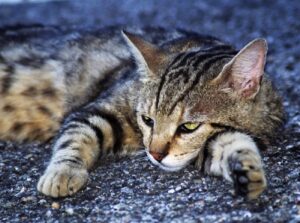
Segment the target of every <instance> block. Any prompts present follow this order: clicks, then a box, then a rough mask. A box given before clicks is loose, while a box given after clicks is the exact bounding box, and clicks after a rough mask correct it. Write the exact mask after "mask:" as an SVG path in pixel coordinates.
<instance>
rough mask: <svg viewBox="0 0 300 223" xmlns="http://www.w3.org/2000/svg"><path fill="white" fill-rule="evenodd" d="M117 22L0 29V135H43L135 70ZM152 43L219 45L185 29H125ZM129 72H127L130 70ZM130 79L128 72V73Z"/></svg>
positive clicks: (175, 46) (32, 137)
mask: <svg viewBox="0 0 300 223" xmlns="http://www.w3.org/2000/svg"><path fill="white" fill-rule="evenodd" d="M121 30H122V29H121V28H120V27H108V28H99V27H91V28H78V27H71V28H70V27H66V28H58V27H44V26H30V27H22V26H20V27H18V26H16V27H6V28H2V29H0V96H1V100H0V115H1V117H5V118H1V119H0V138H1V139H8V140H18V141H23V140H43V141H44V140H47V139H49V138H50V137H52V136H53V134H54V133H55V132H56V131H57V130H58V128H59V126H60V122H61V120H62V119H63V117H64V115H65V114H66V113H67V112H69V111H70V110H72V109H74V108H76V107H80V106H82V105H83V104H86V103H88V102H89V101H91V100H92V99H94V98H96V97H97V96H98V95H99V94H100V93H101V92H103V91H106V90H108V89H110V88H111V87H112V86H113V85H114V84H115V83H117V82H118V81H119V80H120V79H121V78H122V76H123V75H124V73H125V71H128V72H129V73H130V71H131V70H132V69H133V67H134V64H133V61H132V59H131V55H130V53H129V50H128V47H127V45H126V44H125V41H124V39H123V37H122V35H121ZM126 30H128V31H130V32H133V33H136V34H138V35H140V36H142V37H143V38H144V39H146V40H148V41H150V42H151V43H153V44H155V45H159V46H161V47H165V48H169V50H171V51H173V52H174V53H175V52H181V51H182V52H184V51H186V50H187V49H188V48H191V46H193V45H195V44H196V45H197V46H198V47H204V48H205V47H209V46H211V45H215V44H220V41H219V40H218V39H216V38H213V37H209V36H202V35H199V34H196V33H192V32H186V31H184V30H166V29H163V28H142V29H140V28H126ZM128 72H127V73H128ZM129 78H130V77H129Z"/></svg>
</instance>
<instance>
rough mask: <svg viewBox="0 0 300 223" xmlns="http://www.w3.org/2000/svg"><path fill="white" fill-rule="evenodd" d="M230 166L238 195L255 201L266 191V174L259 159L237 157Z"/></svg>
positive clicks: (231, 161)
mask: <svg viewBox="0 0 300 223" xmlns="http://www.w3.org/2000/svg"><path fill="white" fill-rule="evenodd" d="M229 166H230V169H231V176H232V180H233V183H234V188H235V191H236V194H239V195H243V196H246V197H247V198H249V199H255V198H257V197H258V196H259V195H260V194H261V193H262V192H263V191H264V190H265V188H266V186H267V181H266V178H265V173H264V170H263V168H262V166H261V165H260V164H259V163H258V162H257V159H252V158H251V156H248V155H247V156H245V157H243V156H236V157H232V159H231V160H230V163H229Z"/></svg>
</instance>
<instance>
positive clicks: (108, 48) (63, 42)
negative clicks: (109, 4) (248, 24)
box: [0, 27, 284, 199]
mask: <svg viewBox="0 0 300 223" xmlns="http://www.w3.org/2000/svg"><path fill="white" fill-rule="evenodd" d="M126 30H127V31H121V29H119V28H118V27H109V28H101V29H100V28H93V29H76V28H55V27H27V28H22V27H19V28H15V29H13V28H11V29H3V30H2V31H1V37H0V40H1V41H0V47H1V54H0V77H1V78H0V92H1V101H0V113H1V117H2V118H1V119H0V136H1V139H4V140H14V141H18V142H24V141H41V142H47V141H49V140H51V139H52V138H54V139H53V155H52V158H51V160H50V162H49V165H48V167H47V168H46V170H45V172H44V174H43V175H42V176H41V177H40V179H39V181H38V185H37V189H38V191H40V192H41V193H43V194H45V195H47V196H51V197H65V196H69V195H73V194H74V193H76V192H77V191H78V190H80V189H81V188H83V187H84V185H85V184H86V183H87V180H88V171H89V170H90V169H91V168H92V167H93V166H94V164H95V162H96V161H97V160H99V159H100V158H102V157H104V156H106V155H110V154H122V155H125V154H131V153H135V152H137V151H139V150H141V149H142V148H145V151H146V154H147V156H148V157H149V159H150V161H151V162H152V163H153V164H154V165H157V166H158V167H160V168H162V169H164V170H167V171H177V170H180V169H182V168H184V167H185V166H187V165H188V164H191V163H193V164H194V165H195V166H196V168H198V169H199V171H200V170H201V171H204V172H205V173H207V174H209V175H214V176H223V177H224V178H225V179H226V180H228V181H230V182H232V184H233V185H234V188H235V191H236V193H237V194H241V195H243V196H245V197H247V198H249V199H254V198H257V197H258V196H259V195H260V194H261V193H262V192H263V191H264V190H265V188H266V186H267V181H266V177H265V173H264V169H263V163H262V159H261V156H260V153H259V149H260V147H261V146H260V144H259V143H257V140H256V139H260V141H261V140H262V141H266V140H268V139H269V138H271V137H272V136H274V135H275V132H276V130H277V129H278V127H280V125H281V124H282V122H283V116H284V115H283V113H284V112H283V107H282V103H281V99H280V97H279V96H278V94H277V93H276V91H275V90H274V88H273V87H272V84H271V82H270V80H269V79H268V77H267V75H265V74H264V66H265V62H266V54H267V43H266V41H265V40H264V39H255V40H253V41H252V42H250V43H248V44H247V45H246V46H245V47H243V48H242V49H241V50H239V51H237V50H236V49H235V48H234V47H233V46H231V45H230V44H228V43H225V42H223V41H221V40H219V39H217V38H215V37H212V36H206V35H201V34H198V33H195V32H189V31H184V30H166V29H163V28H144V29H138V28H127V29H126ZM128 31H129V32H128Z"/></svg>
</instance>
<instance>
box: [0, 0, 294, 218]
mask: <svg viewBox="0 0 300 223" xmlns="http://www.w3.org/2000/svg"><path fill="white" fill-rule="evenodd" d="M299 12H300V4H299V2H298V1H297V0H295V1H292V0H290V1H284V0H278V1H271V0H265V1H262V0H246V1H229V0H220V1H216V0H212V1H179V0H175V1H172V0H165V1H158V0H156V1H147V2H145V1H134V0H127V1H118V0H114V1H111V0H110V1H109V0H105V1H91V0H87V1H84V3H83V1H57V2H47V3H35V4H33V3H24V4H18V5H4V4H3V5H1V6H0V26H5V25H15V24H21V23H22V24H33V23H35V24H36V23H41V24H46V25H47V24H50V25H80V26H90V25H98V26H105V25H115V24H124V25H127V26H128V25H137V26H140V25H152V26H157V25H159V26H165V27H181V28H185V29H192V30H195V31H198V32H202V33H207V34H211V35H215V36H217V37H219V38H222V39H225V40H227V41H229V42H231V43H234V44H235V45H236V46H238V47H241V46H243V45H244V44H246V43H247V42H249V41H250V40H252V39H253V38H256V37H264V38H266V39H267V40H268V42H269V53H268V65H267V72H268V73H269V74H270V76H271V78H272V79H273V81H274V83H275V85H276V86H277V88H278V89H279V91H280V93H281V95H282V96H283V100H284V105H285V107H286V111H287V123H286V126H285V128H284V129H283V130H280V132H279V133H280V134H279V136H278V138H276V139H275V141H274V142H273V143H272V144H271V145H270V146H269V147H268V148H267V149H266V150H265V151H263V152H262V155H263V157H264V158H263V159H264V164H265V168H266V174H267V178H268V190H267V191H266V192H264V193H263V194H262V196H261V197H260V198H259V199H257V200H255V201H247V200H246V199H244V198H242V197H236V196H235V195H234V194H233V190H232V188H233V187H232V185H230V184H229V183H227V182H225V181H224V180H222V179H220V178H214V177H209V176H203V174H202V173H200V172H199V171H197V170H196V169H195V168H194V167H192V166H189V167H187V168H186V169H184V170H182V171H179V172H176V173H168V172H164V171H162V170H160V169H158V168H157V167H154V166H152V164H151V163H150V162H149V161H148V160H147V158H146V156H145V154H144V153H143V152H142V153H141V154H137V155H135V156H132V157H123V158H108V159H106V160H104V161H103V162H101V164H100V163H99V165H98V167H97V168H96V169H95V170H94V171H93V172H92V173H91V176H90V180H89V182H88V185H87V187H86V188H85V189H84V190H82V191H80V192H79V193H78V194H77V195H76V196H74V197H68V198H64V199H52V198H48V197H45V196H43V195H41V194H39V193H37V191H36V188H35V187H36V183H37V180H38V177H39V176H40V175H41V174H42V172H43V170H44V168H45V166H46V165H47V162H48V161H49V158H50V153H51V148H50V144H46V145H39V144H15V143H12V142H0V188H1V189H0V205H1V206H0V222H162V221H163V222H180V223H181V222H290V223H295V222H300V181H299V179H300V165H299V164H300V152H299V148H300V140H299V139H300V109H299V107H300V99H299V93H300V75H299V74H298V72H299V70H300V63H299V61H300V37H299V33H300V13H299ZM2 118H5V117H2Z"/></svg>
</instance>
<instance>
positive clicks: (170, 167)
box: [146, 149, 192, 172]
mask: <svg viewBox="0 0 300 223" xmlns="http://www.w3.org/2000/svg"><path fill="white" fill-rule="evenodd" d="M146 154H147V156H148V158H149V159H150V161H151V162H152V163H153V164H154V165H156V166H158V167H160V168H161V169H163V170H166V171H173V172H174V171H178V170H181V169H183V168H184V167H186V166H187V165H188V164H189V163H190V161H191V160H192V159H191V160H188V161H184V160H183V161H182V162H180V163H178V161H177V163H176V165H175V164H172V163H171V162H172V161H171V159H170V158H168V156H167V157H166V158H164V159H163V160H162V161H161V162H158V161H157V160H155V159H154V158H153V156H152V155H151V154H150V153H149V151H148V149H146Z"/></svg>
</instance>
